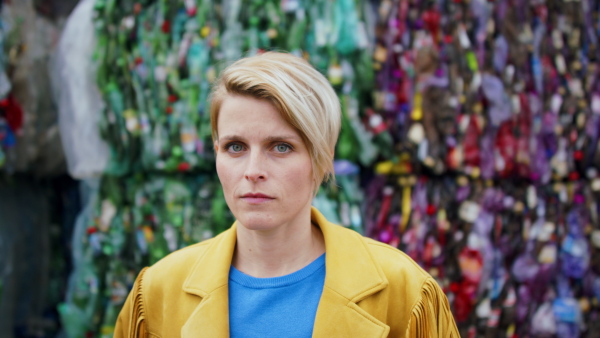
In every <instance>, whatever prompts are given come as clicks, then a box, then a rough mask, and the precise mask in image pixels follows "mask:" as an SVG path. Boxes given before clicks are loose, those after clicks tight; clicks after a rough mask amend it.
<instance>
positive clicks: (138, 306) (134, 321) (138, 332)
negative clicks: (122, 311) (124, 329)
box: [129, 268, 148, 338]
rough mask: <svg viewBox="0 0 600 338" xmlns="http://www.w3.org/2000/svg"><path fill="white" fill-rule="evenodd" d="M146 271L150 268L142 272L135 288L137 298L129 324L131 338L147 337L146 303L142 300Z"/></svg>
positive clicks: (134, 300) (135, 298)
mask: <svg viewBox="0 0 600 338" xmlns="http://www.w3.org/2000/svg"><path fill="white" fill-rule="evenodd" d="M146 269H148V268H144V269H143V270H142V271H140V274H139V276H138V280H137V282H136V285H135V286H134V288H135V296H134V299H133V309H131V320H130V321H129V323H131V324H130V325H131V327H130V328H129V337H131V338H141V337H146V336H147V331H146V323H145V316H144V315H145V313H144V301H143V299H142V284H143V280H144V272H146Z"/></svg>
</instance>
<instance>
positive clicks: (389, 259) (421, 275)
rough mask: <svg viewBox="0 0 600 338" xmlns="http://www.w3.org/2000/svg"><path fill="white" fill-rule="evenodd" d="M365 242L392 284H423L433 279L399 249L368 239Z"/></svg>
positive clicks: (365, 238) (364, 239)
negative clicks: (396, 282) (398, 282)
mask: <svg viewBox="0 0 600 338" xmlns="http://www.w3.org/2000/svg"><path fill="white" fill-rule="evenodd" d="M363 241H364V242H365V244H366V245H367V247H368V248H369V252H370V253H371V255H372V256H373V259H374V260H375V261H376V262H377V263H378V264H379V266H380V267H381V268H382V270H383V272H384V273H385V275H386V277H387V278H388V280H390V282H392V283H393V282H394V281H396V280H399V281H401V282H402V283H407V282H410V283H411V284H423V283H425V282H426V281H427V280H428V279H429V278H431V276H430V275H429V273H427V272H426V271H425V270H423V268H421V266H419V264H417V262H415V261H414V260H413V259H412V258H410V256H408V255H407V254H406V253H404V252H402V251H400V250H398V249H397V248H395V247H393V246H391V245H388V244H385V243H382V242H379V241H376V240H374V239H371V238H368V237H363Z"/></svg>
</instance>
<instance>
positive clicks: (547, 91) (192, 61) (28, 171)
mask: <svg viewBox="0 0 600 338" xmlns="http://www.w3.org/2000/svg"><path fill="white" fill-rule="evenodd" d="M3 10H4V9H3ZM599 12H600V1H597V0H580V1H506V0H500V1H481V0H470V1H461V0H456V1H352V0H340V1H324V0H323V1H319V0H313V1H293V0H286V1H270V0H257V1H239V0H238V1H236V0H223V1H204V0H189V1H188V0H185V1H161V0H156V1H153V0H146V1H114V0H82V1H80V2H79V4H78V6H77V8H75V10H74V11H73V12H72V14H71V16H70V17H69V19H68V20H67V21H66V22H63V23H64V25H63V23H61V24H60V25H61V29H62V30H61V33H60V35H61V36H60V39H59V38H58V37H57V38H55V39H53V40H52V41H54V42H55V43H54V44H52V47H47V50H51V54H52V55H51V56H49V57H48V58H47V59H46V62H47V64H45V65H42V66H41V67H42V69H44V71H45V72H47V74H48V80H47V81H46V82H44V81H39V80H38V77H36V76H35V75H37V74H38V73H39V72H37V73H36V72H33V71H29V72H25V73H24V74H27V75H28V76H30V77H34V80H32V79H30V80H28V81H26V82H27V83H28V86H30V87H31V88H35V86H38V88H40V87H41V88H45V89H38V90H40V91H42V92H46V93H52V96H51V98H50V99H48V100H49V102H51V103H49V104H48V103H46V106H43V107H44V108H36V107H39V106H40V105H42V103H41V102H44V101H42V100H41V99H22V100H12V101H11V96H10V94H8V91H4V92H3V93H2V95H3V97H4V98H5V100H3V101H2V102H0V106H1V107H0V108H1V109H2V113H0V128H3V129H2V130H3V132H0V142H2V144H3V147H2V150H3V153H4V154H6V155H5V158H6V159H7V160H5V161H6V162H4V167H3V169H2V170H4V176H3V179H4V180H8V181H9V182H10V184H11V185H10V187H8V188H7V187H4V186H2V187H0V192H8V193H9V194H10V193H12V191H21V190H23V189H44V187H46V188H45V189H47V190H46V191H52V193H53V194H55V195H53V196H49V197H48V198H47V199H45V200H40V201H41V202H40V203H41V204H40V205H42V206H41V207H40V208H46V209H45V210H46V212H45V213H40V214H44V215H48V216H46V217H50V218H52V217H53V218H54V219H55V220H58V219H60V220H61V221H62V222H64V224H65V227H64V228H65V229H62V230H58V231H60V233H61V234H63V236H66V234H68V236H69V238H71V242H69V243H70V244H69V245H68V247H69V249H70V251H69V253H62V252H61V253H57V252H58V251H59V250H58V249H57V248H52V249H49V250H48V251H52V252H53V253H54V255H55V256H53V257H58V258H57V261H58V262H60V261H61V258H63V262H64V261H68V262H69V264H66V266H63V268H62V270H60V269H58V271H64V270H65V269H66V270H69V268H70V271H71V275H70V278H69V281H68V283H67V285H66V288H64V289H63V290H60V291H56V293H55V294H59V295H61V296H62V298H61V300H60V301H56V300H54V301H53V302H54V303H53V304H58V303H60V304H59V305H58V306H57V307H56V309H57V311H58V314H57V315H56V316H57V317H55V318H52V319H49V322H53V323H56V324H55V328H54V329H50V328H46V329H39V330H38V334H42V336H44V334H45V335H51V334H54V333H55V332H56V331H57V330H58V328H59V327H60V328H61V335H62V336H68V337H83V336H98V337H104V336H106V337H110V336H112V330H113V328H114V327H113V326H114V322H115V319H116V316H117V314H118V311H119V310H120V307H121V306H122V303H123V301H124V299H125V297H126V295H127V293H128V291H129V288H130V287H131V285H132V283H133V280H134V278H135V276H136V275H137V272H138V271H139V270H140V269H141V268H142V267H143V266H146V265H149V264H152V263H153V262H155V261H157V260H158V259H160V258H161V257H164V256H165V255H166V254H168V253H169V252H171V251H174V250H176V249H178V248H181V247H184V246H186V245H189V244H191V243H195V242H197V241H200V240H203V239H206V238H209V237H212V236H214V235H215V234H217V233H219V232H221V231H223V230H224V229H226V228H227V227H228V226H229V225H230V224H231V222H232V216H231V214H230V213H229V212H228V211H227V208H226V205H225V203H224V200H223V198H222V195H221V194H222V193H221V190H220V186H219V183H218V180H217V178H216V175H215V172H214V155H213V153H212V150H211V144H212V142H211V140H210V124H209V121H208V114H207V112H208V106H207V101H206V98H207V95H208V93H209V91H210V85H211V82H212V81H214V79H215V78H216V77H217V76H218V74H219V72H220V71H221V70H222V69H223V68H224V67H225V66H226V65H227V64H228V63H230V62H232V61H233V60H235V59H237V58H239V57H241V56H243V55H251V54H255V53H260V52H261V51H264V50H271V49H278V50H286V51H289V52H292V53H294V54H296V55H299V56H303V57H305V58H306V59H307V60H309V62H311V63H312V64H313V65H314V66H315V67H316V68H317V69H319V70H320V71H321V72H323V73H324V74H325V75H326V76H327V77H328V79H329V81H330V83H331V84H332V86H334V88H335V89H336V92H337V93H338V95H339V97H340V100H341V102H342V109H343V123H342V125H343V127H342V133H341V135H340V141H339V143H338V147H337V149H336V162H335V170H336V178H337V182H338V183H337V185H336V186H327V187H323V189H322V191H321V192H320V194H319V195H318V196H317V198H316V199H315V202H314V204H315V205H316V206H317V207H318V208H319V209H320V210H322V211H323V212H324V213H325V215H326V216H327V217H328V218H329V219H330V220H332V221H334V222H337V223H339V224H342V225H344V226H348V227H351V228H353V229H355V230H357V231H359V232H361V233H363V234H365V235H367V236H370V237H373V238H376V239H378V240H381V241H383V242H386V243H389V244H390V245H393V246H396V247H399V248H400V249H402V250H403V251H404V252H406V253H407V254H409V255H410V256H411V257H413V258H414V259H415V260H416V261H417V262H418V263H419V264H420V265H421V266H423V267H424V268H425V269H426V270H427V271H429V273H431V274H432V275H433V276H434V277H435V278H436V279H437V280H438V282H439V283H440V285H441V286H442V287H443V289H444V291H445V292H446V294H447V295H448V298H449V300H450V303H451V306H452V310H453V313H454V315H455V318H456V320H457V322H458V324H459V328H460V329H461V333H462V335H463V336H466V337H469V336H489V337H494V336H498V335H503V336H543V335H546V336H553V335H555V336H560V337H578V336H593V333H594V332H597V330H598V328H597V327H596V326H597V325H598V320H597V319H598V315H599V304H598V299H599V297H600V279H599V277H598V273H600V265H599V264H600V263H599V261H598V258H597V250H598V248H600V221H599V219H598V212H599V207H598V198H599V195H600V175H599V173H598V170H599V169H600V147H599V143H598V142H599V137H600V68H599V55H600V51H599V49H598V44H599V43H600V40H599V36H600V35H599V34H600V16H599ZM3 15H4V13H3ZM63 27H64V28H63ZM31 34H33V33H31ZM7 37H8V35H5V39H7ZM21 39H23V38H22V37H21ZM45 40H48V39H45ZM5 41H7V40H5ZM46 42H47V41H46ZM5 43H6V42H5ZM5 55H8V56H10V55H11V52H10V50H8V52H7V51H6V48H5ZM17 59H19V58H17ZM9 75H10V74H9ZM8 78H10V80H12V81H13V82H14V81H16V80H14V79H16V77H15V76H12V77H11V76H8ZM15 83H16V82H15ZM19 101H20V102H24V103H26V104H28V105H32V106H31V107H30V106H26V105H25V104H23V116H24V117H25V118H24V119H23V121H25V122H24V124H23V125H27V123H28V122H30V121H31V118H29V119H28V117H32V116H40V119H42V118H47V119H49V120H52V116H54V117H53V118H54V120H56V116H58V124H59V125H58V127H57V128H55V129H54V132H53V133H52V135H54V136H55V137H60V139H61V140H62V146H61V147H59V149H60V150H40V149H44V148H43V145H40V144H36V145H35V146H31V144H32V143H29V142H28V141H25V140H22V139H19V138H14V137H12V136H11V133H12V134H14V135H18V133H15V129H20V128H23V130H25V129H26V128H25V127H20V128H18V127H19V125H18V124H15V119H14V116H15V114H16V113H15V109H16V108H14V106H15V104H14V102H17V103H18V102H19ZM46 102H48V101H46ZM35 104H37V105H38V106H33V105H35ZM36 109H37V110H36ZM36 111H41V113H37V114H36V113H35V112H36ZM52 114H54V115H52ZM30 123H31V122H30ZM33 125H39V124H35V123H33ZM7 126H8V127H7ZM37 135H39V133H38V134H37ZM21 137H22V135H21ZM25 145H28V147H26V148H27V149H29V150H30V151H39V152H40V153H41V154H44V156H46V157H47V158H48V160H47V162H38V163H37V164H38V165H32V166H29V167H21V169H19V167H18V166H17V165H16V164H13V163H16V162H15V161H16V159H21V158H23V156H25V155H23V154H24V152H23V151H22V150H19V149H18V147H25ZM61 151H64V154H65V159H66V170H68V173H69V175H70V176H71V177H73V178H75V179H78V180H80V182H79V191H78V193H73V191H74V190H77V189H76V188H73V187H72V184H71V183H65V182H70V181H67V179H66V178H63V179H62V180H63V181H57V179H56V178H55V177H56V174H51V173H46V174H39V170H48V168H52V167H53V165H51V163H62V161H61V160H60V156H59V155H57V154H59V153H60V152H61ZM52 161H54V162H52ZM0 163H3V162H2V161H0ZM64 170H65V169H64V168H63V169H62V172H64ZM56 172H58V173H60V172H61V169H58V170H57V171H56ZM19 175H25V176H19ZM32 175H33V176H36V177H40V175H41V177H54V178H53V179H52V180H48V179H46V181H44V182H41V183H40V182H39V179H38V181H34V182H33V183H31V182H32V180H31V176H32ZM21 177H22V178H21ZM48 182H50V183H48ZM56 182H63V183H64V184H63V183H59V184H57V183H56ZM28 185H29V186H30V188H26V187H27V186H28ZM69 186H71V188H69ZM40 187H41V188H40ZM10 189H15V190H10ZM69 192H70V193H69ZM56 195H58V196H73V197H72V200H71V202H68V201H69V198H66V197H65V198H62V199H60V198H57V197H56ZM0 196H1V194H0ZM75 196H76V197H75ZM10 200H11V201H14V202H13V203H16V204H15V205H21V206H20V207H19V209H17V207H14V208H11V209H10V210H21V211H22V212H21V213H20V214H19V213H17V215H24V214H25V213H26V212H25V211H23V209H24V208H23V205H25V203H27V204H26V205H27V206H28V207H30V208H33V207H34V204H33V203H29V202H25V200H18V199H10ZM48 201H50V202H48ZM57 201H62V202H60V203H59V204H60V205H63V206H64V207H63V209H64V210H62V211H60V210H58V209H60V208H50V209H53V210H48V209H49V208H48V206H47V204H48V203H50V204H51V205H52V203H54V205H56V204H57V203H58V202H57ZM44 203H46V206H45V207H44V206H43V205H44ZM4 205H8V204H4ZM65 206H66V207H65ZM69 206H70V207H69ZM67 209H68V210H67ZM73 209H76V210H77V212H78V216H77V219H76V221H75V222H74V221H73V219H74V217H69V216H66V215H68V214H69V210H73ZM13 213H14V211H13ZM3 215H8V211H3V213H2V214H0V225H2V226H3V228H1V229H5V228H7V225H6V224H9V225H11V226H13V227H16V229H19V231H20V232H21V233H25V232H26V230H24V227H19V225H20V224H22V223H23V222H25V221H24V220H15V219H14V217H13V218H9V217H7V216H3ZM53 215H54V216H53ZM43 223H47V222H40V224H43ZM69 224H70V225H69ZM40 227H41V226H40V225H36V226H33V227H32V229H39V228H40ZM70 227H73V229H74V230H73V235H72V237H71V235H70V230H69V229H70ZM1 229H0V230H1ZM56 229H58V228H56ZM5 232H6V233H8V232H7V231H5ZM16 232H17V231H16ZM41 234H43V232H39V233H38V235H39V236H40V238H47V236H43V235H41ZM0 236H3V237H4V238H2V237H0V240H3V242H4V243H6V242H9V241H10V239H8V240H7V238H9V237H7V235H0ZM55 236H56V237H60V235H56V234H55ZM13 252H14V251H13ZM69 256H72V267H71V266H69V265H70V263H71V261H69V260H68V259H67V258H65V257H69ZM7 257H8V256H7ZM12 261H13V262H14V261H15V259H14V258H13V259H12ZM32 261H33V260H32ZM30 264H33V262H31V263H28V264H27V265H24V266H28V267H30V268H31V267H33V266H34V265H30ZM58 264H60V263H58ZM5 266H9V265H5ZM12 266H13V267H14V266H16V265H14V264H13V265H12ZM45 269H46V270H44V269H43V268H33V269H32V270H33V271H36V272H35V273H38V274H40V276H42V277H43V278H49V277H48V275H49V274H50V272H46V273H44V271H48V268H47V267H46V268H45ZM50 270H52V269H50ZM1 271H8V269H7V268H5V269H0V272H1ZM55 271H56V270H55ZM4 274H5V275H6V276H13V278H14V276H15V273H12V274H11V273H8V272H5V273H4ZM5 278H6V277H5ZM50 279H52V278H50ZM53 280H57V281H60V278H58V277H56V276H55V277H54V279H53ZM7 285H9V284H7ZM40 288H46V289H45V290H47V288H48V286H47V285H45V286H43V287H40ZM11 294H12V293H11V292H9V291H8V287H7V288H5V290H4V292H3V295H1V296H0V297H2V298H1V300H0V305H2V306H5V304H7V303H8V302H9V300H7V299H9V297H10V296H7V295H11ZM13 303H14V300H13ZM25 303H26V302H25V301H24V302H23V303H22V304H25ZM47 303H52V302H47ZM0 309H3V308H2V307H0ZM13 311H14V310H13ZM36 311H37V312H38V313H39V312H40V310H35V311H31V312H32V313H33V312H36ZM58 317H59V318H58ZM10 325H17V324H16V323H10ZM29 326H31V324H29ZM53 330H54V331H53ZM0 331H1V330H0ZM40 332H41V333H40ZM44 332H45V333H44ZM50 332H53V333H50ZM10 334H13V335H15V336H28V335H27V334H29V335H32V333H19V332H17V331H14V330H13V331H12V332H11V333H9V335H8V336H10ZM38 336H39V335H38Z"/></svg>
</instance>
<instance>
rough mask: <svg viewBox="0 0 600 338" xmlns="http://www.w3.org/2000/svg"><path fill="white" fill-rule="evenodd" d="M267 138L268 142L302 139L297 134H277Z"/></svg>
mask: <svg viewBox="0 0 600 338" xmlns="http://www.w3.org/2000/svg"><path fill="white" fill-rule="evenodd" d="M265 140H266V141H267V142H276V141H301V139H300V137H298V136H296V135H275V136H269V137H266V138H265Z"/></svg>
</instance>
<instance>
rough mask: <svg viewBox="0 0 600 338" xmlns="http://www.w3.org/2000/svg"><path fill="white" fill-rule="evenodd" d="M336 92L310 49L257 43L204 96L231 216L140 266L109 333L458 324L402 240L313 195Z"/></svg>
mask: <svg viewBox="0 0 600 338" xmlns="http://www.w3.org/2000/svg"><path fill="white" fill-rule="evenodd" d="M340 119H341V117H340V107H339V101H338V98H337V96H336V94H335V92H334V91H333V89H332V88H331V86H330V85H329V83H328V82H327V80H326V79H325V78H324V77H323V76H322V75H321V74H320V73H319V72H317V71H316V70H315V69H313V68H312V67H311V66H310V65H309V64H308V63H307V62H306V61H304V60H303V59H301V58H298V57H295V56H292V55H290V54H284V53H265V54H262V55H259V56H253V57H249V58H245V59H242V60H239V61H237V62H236V63H234V64H233V65H231V66H229V67H228V68H227V69H225V70H224V72H223V74H222V75H221V78H220V79H219V80H218V82H217V84H216V86H215V88H214V89H213V94H212V98H211V121H212V133H213V140H214V148H215V153H216V166H217V173H218V176H219V179H220V181H221V184H222V185H223V192H224V195H225V199H226V201H227V205H228V206H229V208H230V209H231V211H232V213H233V215H234V216H235V218H236V220H237V221H236V222H235V223H234V224H233V225H232V227H231V228H230V229H229V230H227V231H225V232H224V233H222V234H221V235H219V236H217V237H215V238H213V239H210V240H207V241H205V242H202V243H199V244H196V245H193V246H190V247H187V248H185V249H182V250H179V251H177V252H175V253H172V254H171V255H169V256H167V257H165V258H164V259H162V260H161V261H159V262H158V263H156V264H155V265H153V266H152V267H150V268H147V269H144V270H143V271H142V272H141V273H140V274H139V276H138V278H137V280H136V283H135V285H134V287H133V290H132V291H131V293H130V295H129V297H128V299H127V301H126V303H125V306H124V307H123V310H122V311H121V314H120V316H119V319H118V321H117V326H116V332H115V337H148V336H150V337H179V336H181V337H227V336H231V337H310V336H314V337H459V334H458V331H457V329H456V324H455V323H454V319H453V317H452V314H451V313H450V310H449V306H448V301H447V299H446V296H445V295H444V294H443V293H442V291H441V290H440V288H439V286H438V285H437V283H436V282H435V281H434V280H433V279H432V278H431V277H430V276H429V275H428V274H427V273H426V272H425V271H423V270H422V269H421V268H420V267H419V266H418V265H417V264H416V263H415V262H413V261H412V260H411V259H410V258H409V257H408V256H406V255H405V254H403V253H402V252H400V251H399V250H397V249H395V248H392V247H390V246H388V245H386V244H382V243H379V242H376V241H374V240H371V239H368V238H363V237H362V236H360V235H359V234H357V233H356V232H354V231H352V230H348V229H346V228H344V227H341V226H338V225H334V224H331V223H329V222H328V221H327V220H326V219H325V218H324V217H323V215H321V214H320V213H319V211H318V210H316V209H315V208H312V207H311V201H312V198H313V197H314V196H315V194H316V192H317V189H318V187H319V186H320V184H321V183H322V182H323V181H325V180H327V179H328V178H331V177H333V157H334V148H335V143H336V142H337V137H338V134H339V130H340V123H341V122H340Z"/></svg>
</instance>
